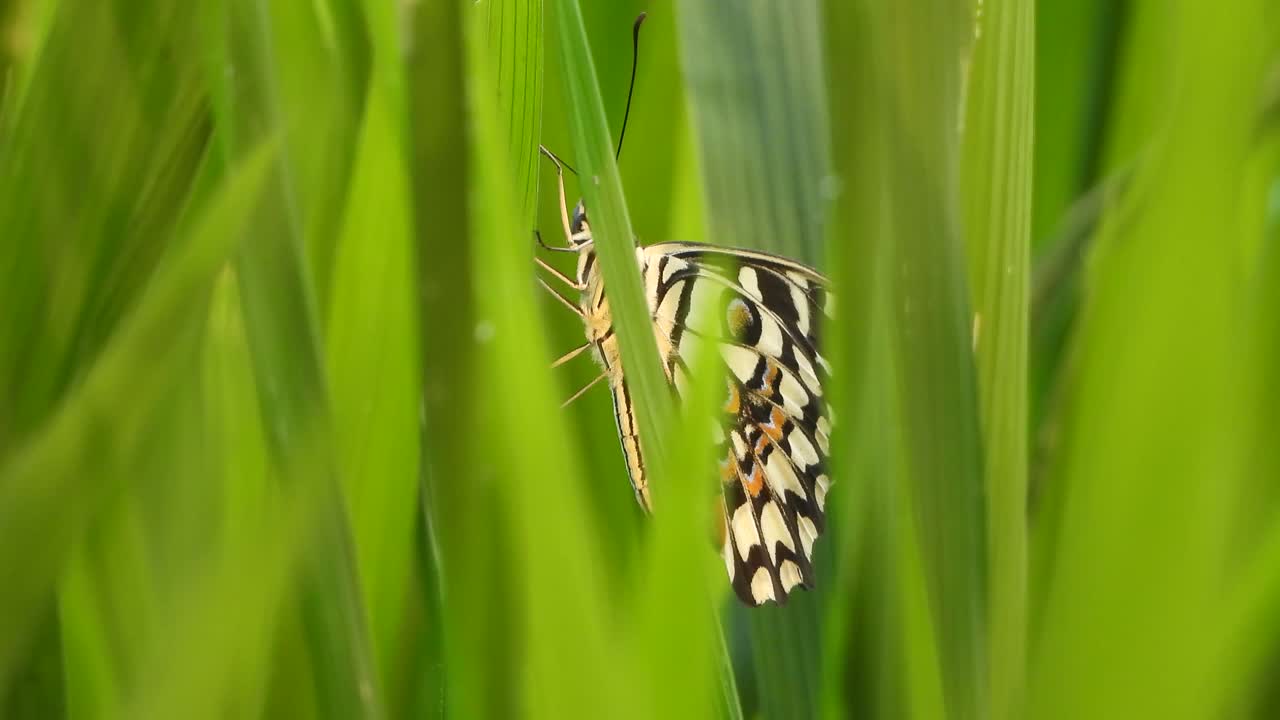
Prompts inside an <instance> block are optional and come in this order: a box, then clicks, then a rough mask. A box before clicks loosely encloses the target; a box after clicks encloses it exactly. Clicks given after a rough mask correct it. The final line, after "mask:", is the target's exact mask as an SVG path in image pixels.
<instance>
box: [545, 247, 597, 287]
mask: <svg viewBox="0 0 1280 720" xmlns="http://www.w3.org/2000/svg"><path fill="white" fill-rule="evenodd" d="M533 261H534V262H536V263H538V265H540V266H542V269H543V270H546V271H547V272H549V273H551V274H552V275H555V276H556V277H557V278H559V279H560V282H562V283H564V284H565V285H568V286H569V287H571V288H573V289H574V290H583V289H585V288H586V287H587V286H586V285H585V284H583V283H580V282H577V281H576V280H573V279H572V278H570V277H569V276H568V275H565V274H564V273H562V272H560V271H559V270H557V269H555V268H554V267H551V266H550V265H548V264H547V263H546V261H544V260H543V259H542V258H540V257H538V256H536V255H535V256H534V258H533Z"/></svg>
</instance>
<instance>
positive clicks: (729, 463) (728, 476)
mask: <svg viewBox="0 0 1280 720" xmlns="http://www.w3.org/2000/svg"><path fill="white" fill-rule="evenodd" d="M737 478H738V468H737V465H736V463H735V462H734V457H733V451H732V450H730V451H729V457H727V458H725V459H724V460H721V461H720V482H721V483H730V482H733V481H734V480H736V479H737Z"/></svg>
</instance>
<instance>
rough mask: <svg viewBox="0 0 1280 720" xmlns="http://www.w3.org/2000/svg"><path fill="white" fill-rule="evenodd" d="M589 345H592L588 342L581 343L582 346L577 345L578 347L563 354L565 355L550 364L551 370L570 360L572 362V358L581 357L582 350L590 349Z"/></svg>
mask: <svg viewBox="0 0 1280 720" xmlns="http://www.w3.org/2000/svg"><path fill="white" fill-rule="evenodd" d="M591 345H592V343H591V342H590V341H587V342H584V343H582V344H581V345H579V346H578V347H576V348H574V349H572V350H570V351H569V352H567V353H565V354H563V355H561V356H560V357H559V358H557V359H556V361H555V362H553V363H551V367H553V368H554V367H560V366H561V365H563V364H565V363H567V362H569V361H570V360H572V359H574V358H576V357H578V356H579V355H581V354H582V352H583V351H584V350H586V349H587V348H589V347H591Z"/></svg>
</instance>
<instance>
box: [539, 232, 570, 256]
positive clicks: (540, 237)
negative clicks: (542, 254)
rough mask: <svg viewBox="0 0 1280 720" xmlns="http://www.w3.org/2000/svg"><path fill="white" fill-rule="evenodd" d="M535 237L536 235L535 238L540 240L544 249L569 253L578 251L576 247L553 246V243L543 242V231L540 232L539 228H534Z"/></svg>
mask: <svg viewBox="0 0 1280 720" xmlns="http://www.w3.org/2000/svg"><path fill="white" fill-rule="evenodd" d="M533 237H534V239H535V240H537V241H538V245H540V246H542V249H543V250H550V251H551V252H567V253H576V252H578V251H577V249H576V248H571V247H555V246H553V245H548V244H546V243H545V242H543V241H542V233H540V232H538V230H537V228H534V230H533Z"/></svg>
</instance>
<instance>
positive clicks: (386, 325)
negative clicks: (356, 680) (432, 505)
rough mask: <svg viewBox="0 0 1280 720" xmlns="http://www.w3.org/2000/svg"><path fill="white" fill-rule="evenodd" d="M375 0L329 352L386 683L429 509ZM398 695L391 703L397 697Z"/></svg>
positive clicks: (407, 268)
mask: <svg viewBox="0 0 1280 720" xmlns="http://www.w3.org/2000/svg"><path fill="white" fill-rule="evenodd" d="M392 10H393V8H391V7H389V6H385V7H384V5H383V4H381V3H370V5H369V7H368V13H369V18H368V20H369V22H368V25H369V27H370V28H371V29H373V30H374V31H375V48H374V61H373V68H372V76H371V78H370V83H369V94H368V97H367V98H366V99H365V102H364V110H365V115H364V120H363V127H362V129H361V132H360V136H359V144H358V146H357V149H356V151H355V158H354V163H353V164H354V168H353V175H352V178H351V181H350V185H349V188H350V192H349V194H348V196H347V203H346V209H345V220H344V224H343V227H342V230H341V232H340V233H339V234H338V240H337V243H336V244H335V247H334V250H333V259H334V263H333V270H334V275H333V278H332V279H331V280H330V282H329V283H328V284H329V287H330V297H331V302H330V304H329V313H328V318H327V332H326V335H325V340H326V356H327V360H328V365H327V367H328V371H329V372H328V381H329V391H330V396H331V397H332V398H333V418H334V430H335V436H336V438H337V441H338V449H339V459H340V461H341V464H342V478H343V480H344V482H345V497H346V500H347V508H348V512H349V513H350V517H351V527H352V536H353V539H354V541H355V550H356V561H357V567H358V568H359V569H360V580H361V585H362V589H363V592H364V605H365V608H366V610H367V612H368V616H369V627H370V637H371V641H372V644H373V651H374V657H375V659H376V661H377V667H378V670H379V676H380V679H381V683H380V684H381V686H382V687H384V688H386V690H387V695H388V698H389V699H391V698H401V697H403V696H404V694H405V689H403V688H404V685H405V683H406V682H408V679H407V678H403V677H401V676H400V675H399V673H398V670H399V669H400V667H401V663H400V659H401V657H402V653H404V652H405V650H406V647H405V646H406V641H407V638H406V637H405V633H404V628H403V627H402V624H403V623H404V621H405V612H406V598H407V597H408V595H409V590H410V586H409V582H410V570H411V568H412V566H413V563H414V562H415V561H416V560H417V558H416V557H415V549H416V544H415V535H414V527H415V523H416V521H417V518H418V514H419V509H418V502H417V501H418V474H417V472H416V471H415V470H414V469H415V468H416V467H417V466H418V463H419V462H420V459H421V452H420V448H419V439H420V438H419V428H418V408H419V405H420V397H421V393H420V391H419V388H418V382H419V367H420V366H419V360H418V347H417V345H418V343H417V337H416V331H417V313H416V307H415V302H416V297H415V291H414V287H413V279H414V278H413V264H414V253H413V247H412V235H411V230H410V222H411V213H412V209H411V208H410V206H409V191H408V176H407V168H406V166H405V164H404V162H403V158H404V157H405V152H404V150H405V142H404V132H403V125H402V123H401V118H402V114H401V111H402V108H403V106H404V98H403V82H402V77H401V75H402V73H401V65H400V57H401V55H400V49H399V43H400V40H399V29H398V27H397V26H396V24H395V19H396V18H395V15H394V13H393V12H392ZM389 704H390V703H389Z"/></svg>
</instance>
